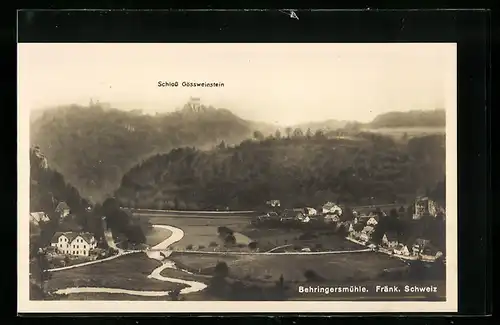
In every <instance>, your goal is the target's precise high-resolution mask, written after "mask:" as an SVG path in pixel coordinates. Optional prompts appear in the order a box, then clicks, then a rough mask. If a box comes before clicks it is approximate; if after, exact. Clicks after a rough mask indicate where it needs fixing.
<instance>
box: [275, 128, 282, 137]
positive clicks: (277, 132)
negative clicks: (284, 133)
mask: <svg viewBox="0 0 500 325" xmlns="http://www.w3.org/2000/svg"><path fill="white" fill-rule="evenodd" d="M274 137H275V138H276V139H281V131H280V130H279V129H278V130H276V132H275V133H274Z"/></svg>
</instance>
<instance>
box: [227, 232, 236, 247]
mask: <svg viewBox="0 0 500 325" xmlns="http://www.w3.org/2000/svg"><path fill="white" fill-rule="evenodd" d="M224 243H225V244H226V245H234V244H236V237H234V235H232V234H229V235H227V236H226V237H225V238H224Z"/></svg>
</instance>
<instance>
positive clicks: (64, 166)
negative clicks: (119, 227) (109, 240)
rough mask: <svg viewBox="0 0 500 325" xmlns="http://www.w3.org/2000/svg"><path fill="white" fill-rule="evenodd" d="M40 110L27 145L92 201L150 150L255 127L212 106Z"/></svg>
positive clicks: (245, 133)
mask: <svg viewBox="0 0 500 325" xmlns="http://www.w3.org/2000/svg"><path fill="white" fill-rule="evenodd" d="M39 115H40V116H39V117H38V118H37V119H36V120H35V121H34V122H33V123H32V126H31V142H32V144H34V145H38V146H39V147H40V148H41V150H42V151H43V152H44V153H45V154H46V156H47V158H48V159H49V160H50V161H51V164H52V165H53V166H54V167H55V168H56V169H57V170H58V171H60V172H62V173H63V174H64V175H65V176H66V178H67V179H68V181H70V182H71V183H72V184H73V185H75V186H76V187H77V188H78V189H79V190H80V192H81V193H82V194H83V195H84V196H86V197H87V198H89V199H91V200H93V201H94V202H99V201H100V202H102V200H103V198H104V197H105V196H106V194H109V193H111V192H113V191H114V190H115V189H116V188H117V187H118V186H119V183H120V180H121V178H122V176H123V174H124V173H125V172H126V171H127V170H128V169H129V168H130V167H132V166H133V165H135V164H136V163H138V162H140V161H141V160H142V159H144V158H147V157H148V156H149V155H152V154H155V153H163V152H168V151H169V150H171V149H172V148H175V147H179V146H196V147H198V148H205V147H210V146H211V145H213V144H216V143H218V142H220V141H221V140H224V141H226V142H227V143H238V142H240V141H241V140H243V139H245V138H248V137H249V136H251V134H252V132H253V131H254V128H255V125H252V124H251V123H250V122H247V121H245V120H243V119H240V118H238V117H237V116H235V115H233V114H232V113H231V112H230V111H228V110H224V109H214V108H211V107H206V108H204V110H202V111H200V112H196V113H194V112H191V111H189V109H187V108H186V109H183V110H180V111H177V112H174V113H170V114H159V115H157V116H153V115H146V114H140V113H138V112H128V111H120V110H117V109H103V108H102V107H100V106H93V107H83V106H76V105H73V106H67V107H60V108H57V109H52V110H48V111H46V112H44V113H43V114H39Z"/></svg>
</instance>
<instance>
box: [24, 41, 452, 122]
mask: <svg viewBox="0 0 500 325" xmlns="http://www.w3.org/2000/svg"><path fill="white" fill-rule="evenodd" d="M18 49H19V51H18V56H19V63H18V68H19V105H20V107H21V108H22V109H23V110H24V109H26V110H32V109H38V108H42V107H47V106H54V105H64V104H71V103H78V104H87V103H88V102H89V100H90V98H93V99H95V100H97V99H98V100H100V101H101V102H109V103H110V104H111V105H112V106H114V107H117V108H123V109H132V108H137V109H143V110H144V111H145V112H155V111H158V112H167V111H172V110H175V109H176V108H179V107H181V106H182V105H183V104H184V103H186V102H187V100H188V99H189V97H190V96H195V97H200V98H201V101H202V103H203V104H206V105H213V106H215V107H219V108H228V109H230V110H232V111H233V112H234V113H235V114H237V115H239V116H241V117H243V118H247V119H253V120H259V121H267V122H274V123H279V124H295V123H301V122H307V121H320V120H324V119H339V120H358V121H362V122H367V121H370V120H372V119H373V118H374V117H375V116H376V115H377V114H380V113H383V112H388V111H394V110H400V111H406V110H412V109H435V108H449V107H446V105H447V99H446V95H447V93H449V91H447V89H448V90H449V89H451V88H452V87H456V79H455V78H456V77H455V76H456V57H455V56H456V52H455V51H456V48H455V45H454V44H85V43H79V44H67V43H66V44H26V43H25V44H19V48H18ZM159 80H162V81H178V82H179V83H182V81H193V82H223V83H224V84H225V87H223V88H183V87H180V86H179V87H177V88H159V87H158V86H157V84H158V81H159Z"/></svg>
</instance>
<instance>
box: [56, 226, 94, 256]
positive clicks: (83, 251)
mask: <svg viewBox="0 0 500 325" xmlns="http://www.w3.org/2000/svg"><path fill="white" fill-rule="evenodd" d="M50 246H52V247H56V248H57V250H58V251H59V252H60V253H62V254H67V255H77V256H89V255H90V250H92V249H94V248H96V247H97V240H96V239H95V237H94V235H93V234H91V233H89V232H74V231H67V232H56V233H55V234H54V236H52V239H51V241H50Z"/></svg>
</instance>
